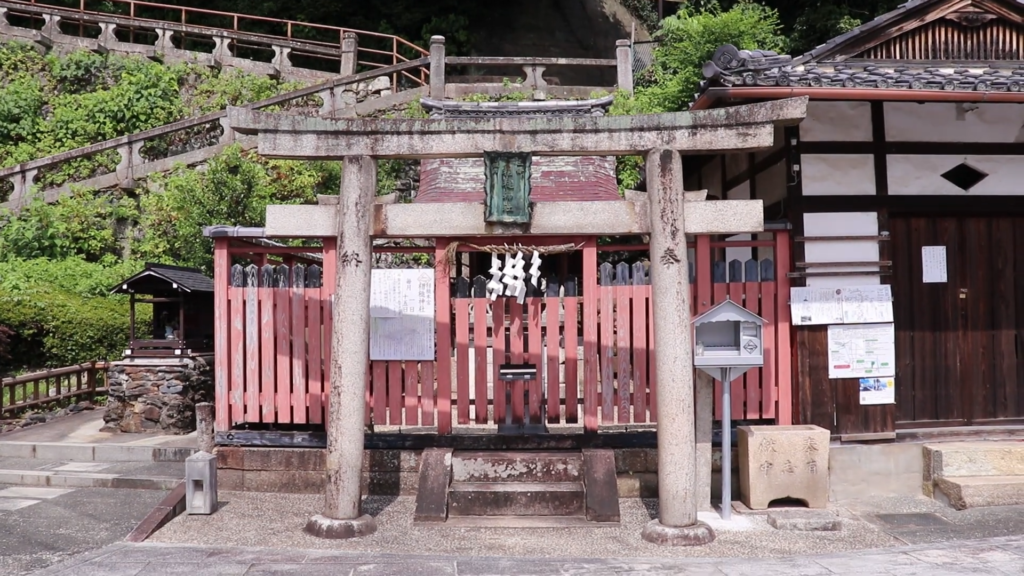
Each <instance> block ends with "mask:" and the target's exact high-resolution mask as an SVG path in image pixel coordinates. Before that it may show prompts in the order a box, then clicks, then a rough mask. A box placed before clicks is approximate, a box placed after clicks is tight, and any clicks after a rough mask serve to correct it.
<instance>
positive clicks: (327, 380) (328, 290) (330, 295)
mask: <svg viewBox="0 0 1024 576" xmlns="http://www.w3.org/2000/svg"><path fill="white" fill-rule="evenodd" d="M337 255H338V240H337V239H336V238H324V287H323V289H322V290H321V292H320V295H321V299H320V303H321V306H322V308H321V311H322V317H323V319H324V331H323V343H324V374H323V380H324V386H323V395H322V398H323V407H324V422H327V410H328V408H329V402H330V398H331V372H332V371H333V370H334V366H333V364H331V346H332V345H333V342H334V291H335V290H334V283H335V282H336V281H337V270H338V260H337ZM366 337H367V338H369V337H370V335H369V334H367V335H366ZM366 385H367V386H366V388H367V391H369V388H370V383H369V377H367V383H366ZM367 393H369V392H367ZM366 423H367V424H369V423H370V402H369V398H368V397H367V402H366Z"/></svg>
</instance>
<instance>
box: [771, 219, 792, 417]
mask: <svg viewBox="0 0 1024 576" xmlns="http://www.w3.org/2000/svg"><path fill="white" fill-rule="evenodd" d="M791 250H792V245H791V244H790V238H789V230H778V231H776V232H775V277H776V279H777V280H776V285H777V286H778V292H777V293H776V295H775V302H776V304H777V308H776V312H777V314H776V318H777V319H778V320H777V323H776V330H777V334H776V339H777V341H778V343H779V345H778V349H779V351H778V354H777V356H776V358H778V366H779V371H778V374H779V376H778V383H779V408H778V410H777V411H776V414H778V416H777V418H776V423H777V424H779V425H781V426H789V425H790V424H792V423H793V370H792V368H793V362H792V357H791V356H790V350H791V348H792V341H791V340H790V338H791V337H792V334H791V331H790V317H789V284H790V283H789V269H790V266H791V265H792V260H791V255H792V252H791Z"/></svg>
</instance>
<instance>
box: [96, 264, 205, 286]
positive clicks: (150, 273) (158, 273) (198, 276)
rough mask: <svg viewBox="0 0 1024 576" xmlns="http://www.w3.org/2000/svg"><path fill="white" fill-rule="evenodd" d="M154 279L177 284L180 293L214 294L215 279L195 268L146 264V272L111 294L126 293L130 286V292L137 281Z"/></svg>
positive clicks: (129, 279) (140, 273) (133, 277)
mask: <svg viewBox="0 0 1024 576" xmlns="http://www.w3.org/2000/svg"><path fill="white" fill-rule="evenodd" d="M152 278H157V279H160V280H163V281H165V282H167V283H168V284H177V285H178V290H179V291H185V292H213V278H210V277H209V276H207V275H205V274H203V273H202V272H200V271H199V270H197V269H195V268H183V267H181V266H169V265H166V264H146V269H145V270H143V271H142V272H139V273H138V274H136V275H134V276H132V277H131V278H128V279H127V280H125V281H124V282H120V283H119V284H118V285H117V286H116V287H115V288H114V289H113V290H111V292H115V293H116V292H125V290H124V286H128V287H129V290H130V289H131V288H130V287H131V286H132V284H134V283H136V282H137V281H142V280H143V279H152Z"/></svg>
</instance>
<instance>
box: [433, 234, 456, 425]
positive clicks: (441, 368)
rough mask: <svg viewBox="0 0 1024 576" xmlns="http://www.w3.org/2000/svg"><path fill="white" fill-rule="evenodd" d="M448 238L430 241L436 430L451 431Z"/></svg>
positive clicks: (450, 314) (450, 315)
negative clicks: (434, 299)
mask: <svg viewBox="0 0 1024 576" xmlns="http://www.w3.org/2000/svg"><path fill="white" fill-rule="evenodd" d="M448 243H449V242H448V240H445V239H441V238H438V239H437V240H436V241H435V243H434V290H435V292H436V301H435V306H434V308H435V319H436V321H437V370H436V371H435V376H436V377H437V433H438V434H451V431H452V320H451V318H452V300H451V286H450V285H449V281H448V267H449V264H450V263H449V262H448V261H447V259H446V256H445V251H446V250H447V249H448Z"/></svg>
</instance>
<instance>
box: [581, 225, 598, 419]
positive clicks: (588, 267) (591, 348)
mask: <svg viewBox="0 0 1024 576" xmlns="http://www.w3.org/2000/svg"><path fill="white" fill-rule="evenodd" d="M582 284H583V430H584V431H586V432H597V426H598V424H597V404H598V395H597V388H598V386H599V383H598V380H599V379H598V369H599V362H598V350H597V344H598V342H597V313H598V310H597V308H598V290H599V289H598V287H597V239H596V238H590V239H588V240H587V241H586V242H585V243H584V245H583V281H582Z"/></svg>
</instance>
